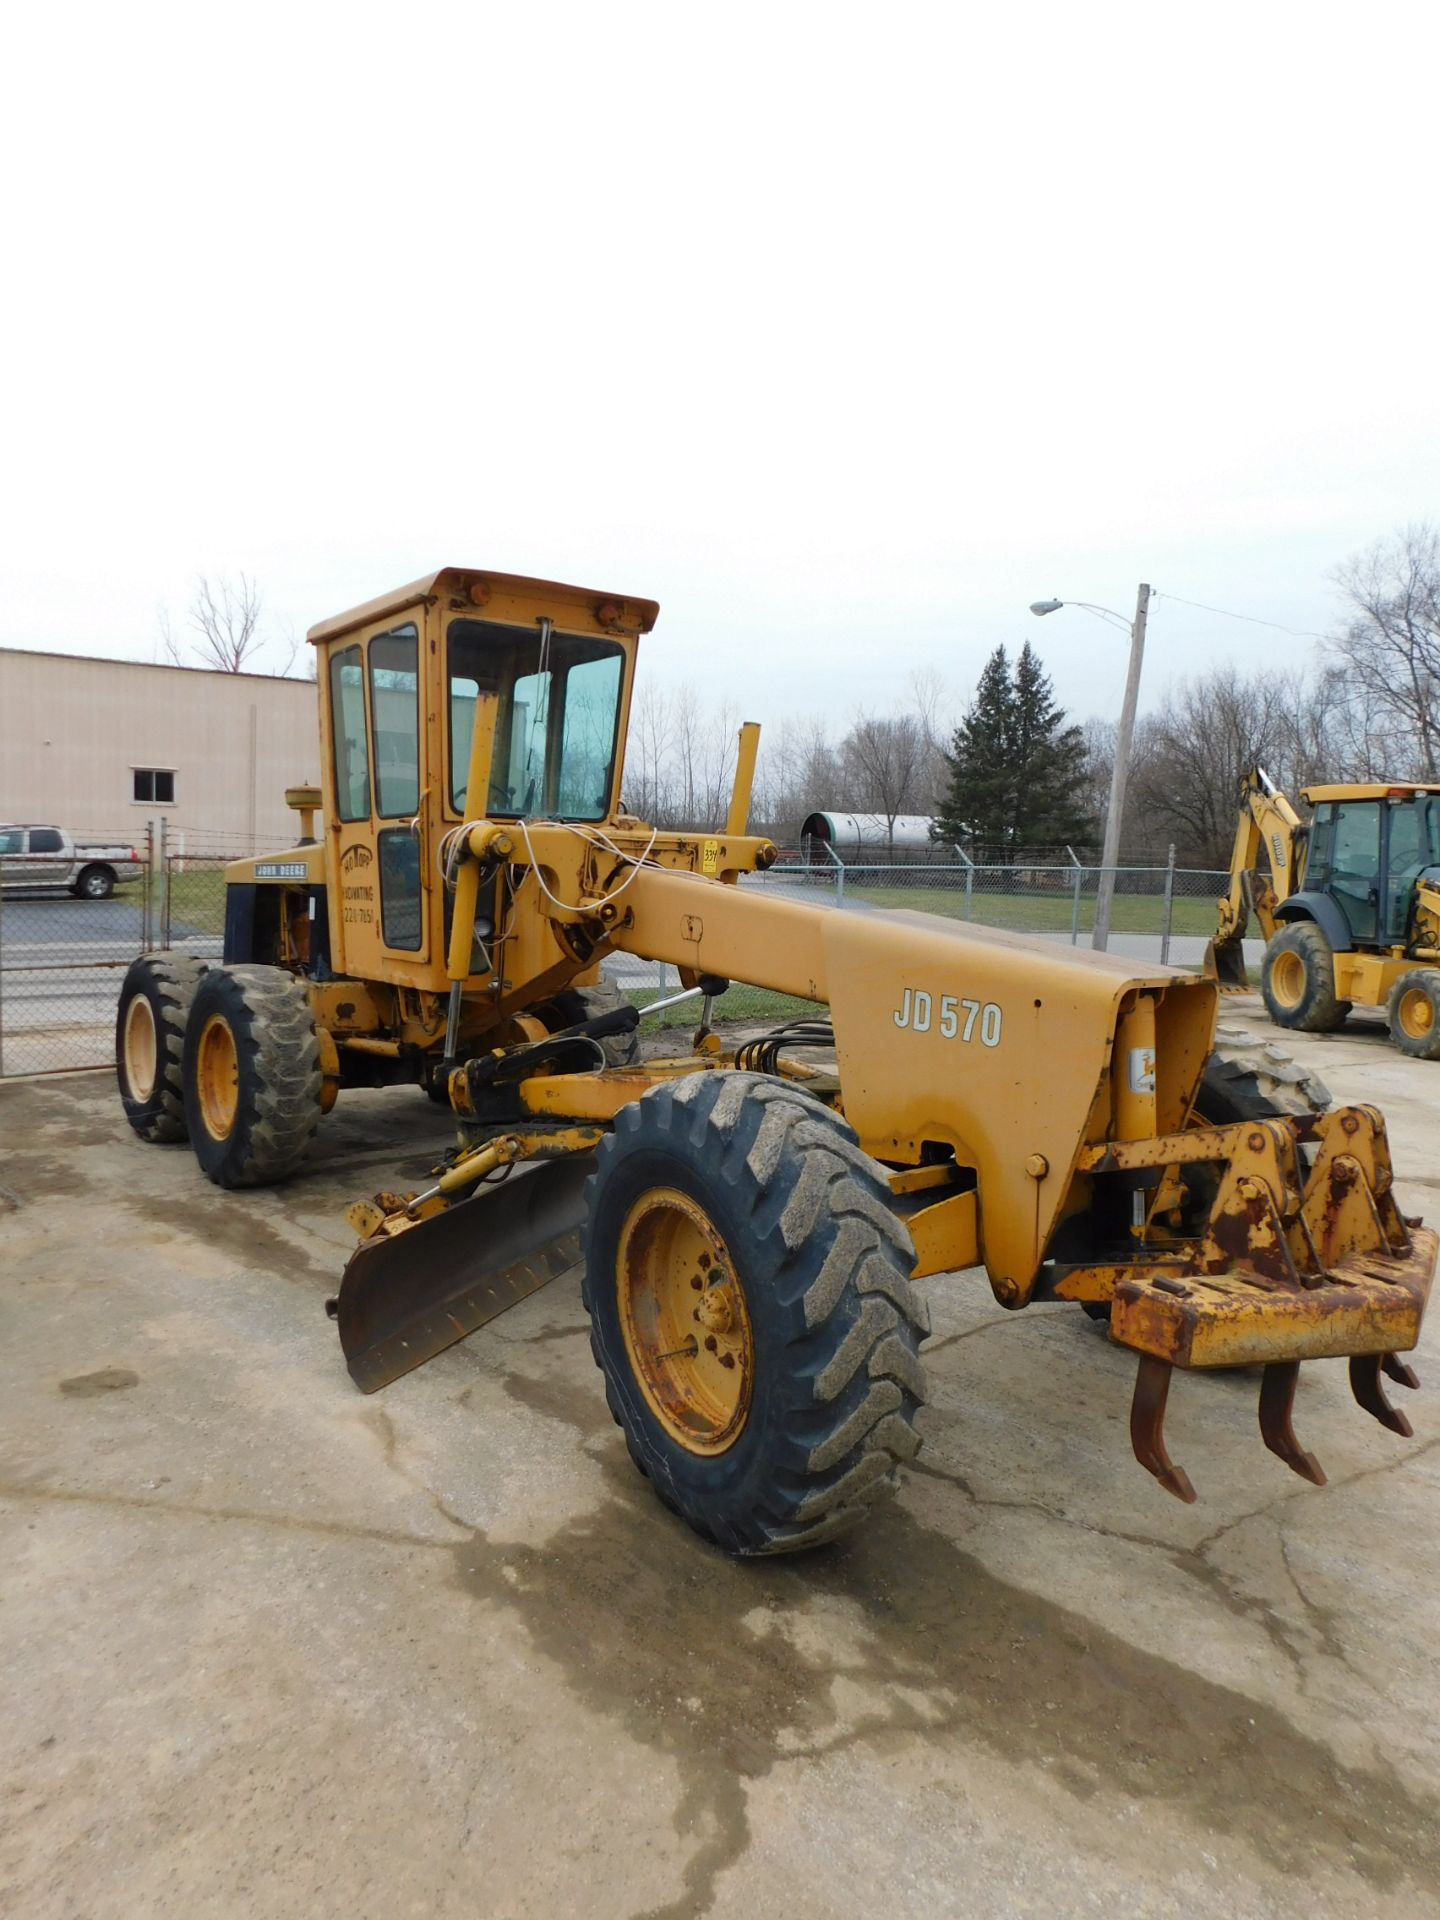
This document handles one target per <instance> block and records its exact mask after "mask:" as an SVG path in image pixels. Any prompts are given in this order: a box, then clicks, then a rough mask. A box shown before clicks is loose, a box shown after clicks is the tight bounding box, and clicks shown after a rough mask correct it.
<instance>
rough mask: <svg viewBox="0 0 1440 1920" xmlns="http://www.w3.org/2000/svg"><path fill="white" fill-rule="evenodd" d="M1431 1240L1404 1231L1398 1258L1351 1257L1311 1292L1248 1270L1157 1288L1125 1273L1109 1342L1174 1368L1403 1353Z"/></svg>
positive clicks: (1415, 1324)
mask: <svg viewBox="0 0 1440 1920" xmlns="http://www.w3.org/2000/svg"><path fill="white" fill-rule="evenodd" d="M1436 1253H1437V1247H1436V1237H1435V1235H1434V1234H1433V1233H1431V1232H1429V1231H1427V1230H1426V1229H1425V1228H1423V1227H1419V1228H1415V1229H1413V1230H1412V1244H1411V1246H1410V1248H1409V1249H1408V1250H1407V1251H1406V1252H1404V1253H1402V1254H1393V1255H1385V1256H1376V1255H1369V1256H1366V1255H1351V1256H1349V1257H1347V1258H1346V1259H1345V1260H1342V1261H1340V1262H1338V1263H1337V1265H1336V1267H1335V1268H1334V1271H1333V1274H1332V1275H1331V1277H1330V1278H1329V1279H1327V1280H1324V1281H1321V1282H1320V1283H1319V1284H1317V1285H1315V1286H1313V1287H1296V1288H1291V1289H1277V1288H1274V1287H1264V1286H1261V1285H1260V1284H1259V1283H1258V1282H1257V1281H1256V1280H1255V1278H1254V1277H1253V1275H1250V1274H1246V1273H1239V1272H1236V1273H1220V1274H1212V1275H1210V1276H1208V1277H1207V1278H1206V1279H1204V1280H1203V1281H1195V1280H1191V1279H1185V1278H1176V1277H1174V1276H1173V1275H1172V1276H1171V1277H1170V1278H1169V1280H1168V1282H1167V1284H1168V1285H1169V1286H1170V1287H1172V1288H1174V1289H1176V1291H1173V1292H1162V1291H1160V1290H1159V1288H1158V1283H1156V1282H1154V1281H1147V1280H1143V1279H1141V1278H1138V1277H1136V1276H1133V1275H1131V1276H1127V1277H1126V1278H1125V1279H1123V1280H1122V1281H1121V1283H1120V1284H1119V1285H1118V1286H1117V1288H1116V1290H1115V1295H1114V1302H1113V1305H1112V1307H1111V1317H1110V1336H1111V1338H1112V1339H1113V1340H1115V1341H1117V1342H1119V1344H1120V1345H1122V1346H1126V1347H1130V1348H1133V1349H1134V1350H1135V1351H1136V1352H1137V1353H1145V1354H1152V1355H1154V1356H1155V1358H1157V1359H1160V1360H1166V1361H1168V1362H1169V1363H1170V1364H1171V1365H1172V1366H1177V1367H1202V1368H1203V1367H1246V1366H1264V1365H1269V1364H1270V1363H1271V1362H1274V1361H1283V1360H1323V1359H1334V1358H1337V1357H1339V1356H1340V1355H1342V1354H1356V1353H1408V1352H1409V1351H1410V1349H1411V1348H1412V1347H1413V1346H1414V1345H1415V1342H1416V1341H1417V1340H1418V1339H1419V1337H1420V1323H1421V1318H1422V1316H1423V1314H1424V1311H1425V1304H1426V1301H1427V1299H1428V1297H1429V1291H1430V1282H1431V1276H1432V1275H1433V1273H1434V1271H1435V1260H1436Z"/></svg>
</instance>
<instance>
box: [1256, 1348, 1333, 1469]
mask: <svg viewBox="0 0 1440 1920" xmlns="http://www.w3.org/2000/svg"><path fill="white" fill-rule="evenodd" d="M1299 1379H1300V1362H1299V1361H1298V1360H1272V1361H1271V1363H1270V1365H1269V1366H1268V1367H1266V1369H1265V1377H1264V1379H1263V1380H1262V1381H1261V1382H1260V1437H1261V1439H1262V1440H1263V1441H1264V1442H1265V1444H1266V1446H1267V1447H1268V1448H1269V1449H1270V1451H1271V1453H1273V1454H1275V1455H1276V1456H1277V1457H1278V1458H1279V1459H1281V1460H1283V1461H1284V1462H1285V1464H1286V1466H1287V1467H1289V1468H1290V1470H1291V1471H1292V1473H1298V1474H1299V1475H1300V1478H1301V1479H1302V1480H1309V1481H1310V1482H1312V1484H1313V1485H1315V1486H1317V1487H1323V1486H1324V1485H1325V1474H1324V1471H1323V1470H1322V1468H1321V1466H1320V1462H1319V1461H1318V1460H1317V1459H1316V1458H1315V1456H1314V1454H1313V1453H1309V1452H1307V1451H1306V1449H1305V1448H1304V1447H1302V1446H1301V1444H1300V1442H1299V1441H1298V1440H1297V1439H1296V1438H1295V1428H1294V1425H1293V1424H1292V1419H1291V1416H1292V1414H1293V1413H1294V1410H1295V1388H1296V1385H1297V1383H1298V1382H1299Z"/></svg>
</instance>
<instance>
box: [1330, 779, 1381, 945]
mask: <svg viewBox="0 0 1440 1920" xmlns="http://www.w3.org/2000/svg"><path fill="white" fill-rule="evenodd" d="M1330 893H1331V895H1332V896H1333V898H1334V901H1335V904H1336V905H1337V906H1338V907H1339V909H1340V911H1341V913H1343V914H1344V916H1345V920H1346V923H1347V924H1348V926H1349V928H1350V934H1351V938H1352V939H1354V940H1355V941H1357V942H1361V943H1372V944H1373V942H1374V941H1375V940H1376V939H1378V937H1379V924H1380V803H1379V801H1378V800H1342V801H1340V803H1339V804H1338V805H1337V806H1336V808H1335V827H1334V834H1333V838H1332V839H1331V843H1330Z"/></svg>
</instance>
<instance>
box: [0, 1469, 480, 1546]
mask: <svg viewBox="0 0 1440 1920" xmlns="http://www.w3.org/2000/svg"><path fill="white" fill-rule="evenodd" d="M0 1499H7V1500H40V1501H49V1502H54V1503H55V1504H57V1505H70V1506H93V1507H115V1508H119V1509H120V1510H122V1511H125V1512H132V1513H156V1514H161V1515H181V1516H183V1517H184V1518H186V1519H189V1520H229V1521H235V1522H237V1523H239V1524H240V1525H242V1526H256V1527H274V1528H278V1529H280V1530H282V1531H284V1532H289V1533H314V1534H322V1535H326V1536H329V1537H332V1538H335V1539H343V1540H373V1541H376V1542H377V1543H378V1544H380V1545H382V1546H389V1547H425V1548H427V1549H428V1550H429V1551H431V1552H435V1551H437V1550H445V1551H448V1550H449V1548H450V1545H451V1543H450V1542H449V1541H448V1540H431V1539H427V1538H426V1536H425V1535H424V1534H421V1533H401V1532H400V1531H399V1530H398V1529H394V1528H389V1527H352V1526H347V1525H346V1524H345V1523H344V1522H342V1521H339V1520H313V1519H309V1518H307V1517H306V1516H304V1515H302V1514H298V1513H260V1512H257V1511H256V1510H255V1509H253V1508H250V1507H207V1506H201V1505H199V1504H197V1503H195V1502H193V1501H188V1500H141V1499H139V1498H137V1497H136V1496H135V1495H134V1494H124V1493H98V1492H85V1491H82V1490H79V1489H76V1488H70V1487H35V1486H24V1485H8V1484H5V1483H3V1482H0Z"/></svg>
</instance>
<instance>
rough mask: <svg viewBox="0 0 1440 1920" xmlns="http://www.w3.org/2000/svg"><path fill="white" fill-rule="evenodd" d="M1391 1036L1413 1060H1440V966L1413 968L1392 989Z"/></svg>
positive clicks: (1389, 1006) (1389, 1015)
mask: <svg viewBox="0 0 1440 1920" xmlns="http://www.w3.org/2000/svg"><path fill="white" fill-rule="evenodd" d="M1385 1013H1386V1018H1387V1019H1388V1021H1389V1023H1390V1038H1391V1039H1392V1040H1393V1041H1394V1042H1395V1045H1396V1046H1397V1047H1398V1048H1399V1049H1400V1051H1401V1053H1408V1054H1409V1055H1410V1058H1411V1059H1412V1060H1440V967H1412V968H1411V970H1410V972H1409V973H1402V974H1401V976H1400V978H1399V979H1398V980H1397V981H1396V982H1395V984H1394V986H1393V987H1392V988H1391V989H1390V1001H1389V1004H1388V1006H1387V1007H1386V1009H1385Z"/></svg>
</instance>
